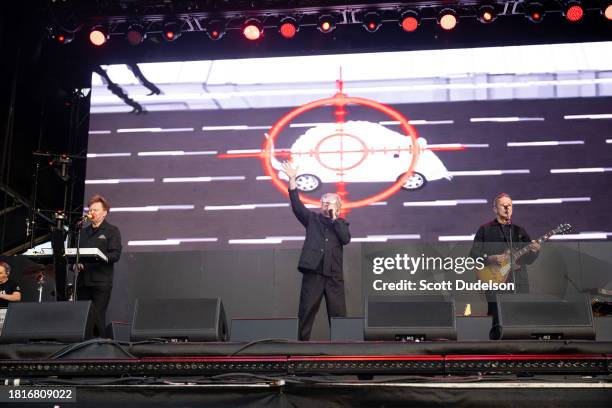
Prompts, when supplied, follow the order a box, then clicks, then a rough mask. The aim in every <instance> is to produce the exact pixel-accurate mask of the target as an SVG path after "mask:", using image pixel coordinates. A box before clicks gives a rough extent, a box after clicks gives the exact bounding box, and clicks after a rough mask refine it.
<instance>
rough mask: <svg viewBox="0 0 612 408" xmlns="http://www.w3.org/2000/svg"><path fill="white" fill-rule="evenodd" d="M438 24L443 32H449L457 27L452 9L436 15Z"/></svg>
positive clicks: (455, 14)
mask: <svg viewBox="0 0 612 408" xmlns="http://www.w3.org/2000/svg"><path fill="white" fill-rule="evenodd" d="M438 24H440V27H442V29H443V30H446V31H450V30H452V29H454V28H455V27H456V26H457V13H455V11H454V10H452V9H444V10H442V11H440V14H438Z"/></svg>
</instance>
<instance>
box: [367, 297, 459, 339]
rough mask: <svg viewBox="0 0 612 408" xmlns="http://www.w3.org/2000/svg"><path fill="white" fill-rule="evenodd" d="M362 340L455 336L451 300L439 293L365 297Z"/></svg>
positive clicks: (452, 337) (448, 337)
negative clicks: (437, 294) (433, 294)
mask: <svg viewBox="0 0 612 408" xmlns="http://www.w3.org/2000/svg"><path fill="white" fill-rule="evenodd" d="M364 338H365V340H395V341H423V340H438V339H444V340H456V339H457V327H456V323H455V301H454V299H452V298H444V297H441V296H410V297H391V296H389V297H369V298H368V299H367V300H366V302H365V330H364Z"/></svg>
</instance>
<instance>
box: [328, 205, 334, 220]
mask: <svg viewBox="0 0 612 408" xmlns="http://www.w3.org/2000/svg"><path fill="white" fill-rule="evenodd" d="M328 212H329V218H331V219H332V220H333V219H334V210H332V209H331V208H330V209H329V210H328Z"/></svg>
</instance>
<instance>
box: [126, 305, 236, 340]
mask: <svg viewBox="0 0 612 408" xmlns="http://www.w3.org/2000/svg"><path fill="white" fill-rule="evenodd" d="M131 338H132V341H141V340H150V339H168V340H177V341H226V340H227V321H226V319H225V311H224V310H223V303H222V302H221V299H220V298H202V299H136V304H135V306H134V318H133V320H132V335H131Z"/></svg>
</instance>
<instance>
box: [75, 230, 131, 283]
mask: <svg viewBox="0 0 612 408" xmlns="http://www.w3.org/2000/svg"><path fill="white" fill-rule="evenodd" d="M79 242H80V246H81V248H98V249H99V250H100V251H102V252H103V253H104V255H106V257H107V258H108V263H84V262H83V266H84V267H85V269H84V270H83V271H82V272H80V273H79V284H81V285H85V286H113V264H114V263H115V262H117V261H118V260H119V257H120V256H121V233H120V232H119V228H117V227H115V226H114V225H112V224H110V223H108V222H107V221H106V220H104V221H102V224H100V226H99V227H98V228H93V227H92V225H91V224H90V225H88V226H87V227H85V228H83V229H82V230H81V238H80V241H79Z"/></svg>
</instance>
